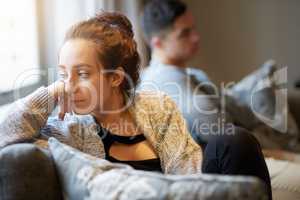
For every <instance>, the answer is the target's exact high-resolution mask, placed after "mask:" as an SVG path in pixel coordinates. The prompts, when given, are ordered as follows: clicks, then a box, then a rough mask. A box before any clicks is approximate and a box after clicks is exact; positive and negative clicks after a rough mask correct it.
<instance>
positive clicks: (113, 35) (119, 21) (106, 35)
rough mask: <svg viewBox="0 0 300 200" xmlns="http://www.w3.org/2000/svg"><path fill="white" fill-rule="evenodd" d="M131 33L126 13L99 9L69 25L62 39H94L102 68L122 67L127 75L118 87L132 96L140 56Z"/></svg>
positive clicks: (137, 76)
mask: <svg viewBox="0 0 300 200" xmlns="http://www.w3.org/2000/svg"><path fill="white" fill-rule="evenodd" d="M133 37H134V33H133V30H132V25H131V23H130V21H129V20H128V18H127V17H126V16H125V15H123V14H121V13H117V12H100V13H98V14H96V16H95V17H92V18H90V19H88V20H85V21H82V22H80V23H78V24H75V25H74V26H72V27H71V28H70V30H69V31H68V32H67V34H66V36H65V42H66V41H68V40H71V39H85V40H88V41H91V42H93V43H94V44H95V47H96V51H97V56H98V59H99V61H100V63H101V64H102V65H103V66H104V68H105V69H109V70H114V69H117V68H118V67H122V68H123V69H124V71H125V74H126V77H125V79H124V81H123V83H122V84H121V89H122V91H123V92H125V93H126V94H127V95H128V96H129V97H131V96H133V95H134V93H135V88H136V86H137V84H138V81H139V69H140V56H139V54H138V51H137V44H136V42H135V40H134V38H133Z"/></svg>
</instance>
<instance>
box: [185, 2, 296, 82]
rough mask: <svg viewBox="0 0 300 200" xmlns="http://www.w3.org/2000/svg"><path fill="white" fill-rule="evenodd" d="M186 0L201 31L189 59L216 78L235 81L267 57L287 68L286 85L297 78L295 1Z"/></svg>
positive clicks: (218, 80) (217, 79) (219, 80)
mask: <svg viewBox="0 0 300 200" xmlns="http://www.w3.org/2000/svg"><path fill="white" fill-rule="evenodd" d="M185 1H186V2H187V3H188V5H189V8H191V9H192V11H193V13H194V14H195V16H196V20H197V26H198V30H199V32H200V35H201V50H200V51H199V53H198V56H197V57H196V58H195V59H194V60H193V62H191V63H192V64H193V65H194V66H199V67H200V68H202V69H204V70H205V71H207V72H208V74H209V75H210V76H211V77H212V78H213V79H214V80H215V81H217V82H221V81H225V82H229V81H237V80H239V79H241V78H242V77H243V76H245V75H246V74H248V73H249V72H251V71H253V70H254V69H256V68H257V67H258V66H259V65H261V64H262V63H263V62H264V61H265V60H267V59H270V58H273V59H275V60H276V61H277V62H278V63H279V64H280V66H288V67H289V68H288V80H289V83H288V84H289V86H292V85H293V82H294V81H295V80H296V79H300V54H299V52H300V12H299V11H300V1H299V0H226V1H220V0H209V1H207V0H185ZM298 57H299V58H298Z"/></svg>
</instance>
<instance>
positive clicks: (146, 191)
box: [49, 138, 267, 200]
mask: <svg viewBox="0 0 300 200" xmlns="http://www.w3.org/2000/svg"><path fill="white" fill-rule="evenodd" d="M49 147H50V150H51V152H52V155H53V157H54V161H55V164H56V166H57V169H58V173H59V176H60V180H61V181H62V182H61V185H62V187H63V190H64V196H65V198H66V199H72V200H81V199H85V200H98V199H122V200H127V199H128V200H134V199H184V200H186V199H203V200H205V199H222V200H224V199H267V196H266V190H265V187H264V185H263V184H262V183H261V182H260V181H259V180H258V179H256V178H252V177H241V176H217V175H203V174H202V175H201V174H199V175H164V174H161V173H157V172H146V171H141V170H134V169H133V168H132V167H130V166H128V165H124V164H116V163H111V162H109V161H107V160H104V159H99V158H96V157H93V156H90V155H88V154H85V153H82V152H80V151H78V150H76V149H74V148H72V147H70V146H67V145H65V144H62V143H60V142H59V141H58V140H56V139H54V138H50V139H49Z"/></svg>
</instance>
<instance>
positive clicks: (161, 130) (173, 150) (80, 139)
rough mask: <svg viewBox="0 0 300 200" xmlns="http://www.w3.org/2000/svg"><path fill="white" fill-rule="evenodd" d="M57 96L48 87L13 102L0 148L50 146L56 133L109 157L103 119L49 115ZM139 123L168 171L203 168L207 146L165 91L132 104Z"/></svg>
mask: <svg viewBox="0 0 300 200" xmlns="http://www.w3.org/2000/svg"><path fill="white" fill-rule="evenodd" d="M54 108H55V102H54V98H53V97H52V96H51V95H50V94H49V93H48V89H47V88H46V87H41V88H39V89H37V90H36V91H35V92H33V93H32V94H30V95H28V96H27V97H25V98H23V99H20V100H18V101H16V102H14V104H13V106H12V109H11V111H10V113H9V114H8V115H7V117H6V118H5V119H4V121H2V122H1V124H0V148H2V147H4V146H6V145H9V144H12V143H16V142H24V141H34V142H35V143H36V144H37V145H40V146H45V147H47V139H48V138H49V137H55V138H57V139H58V140H59V141H61V142H63V143H65V144H68V145H70V146H72V147H74V148H76V149H79V150H80V151H83V152H85V153H88V154H90V155H93V156H96V157H98V158H105V151H104V146H103V143H102V139H101V137H100V136H99V135H98V131H97V130H98V128H99V126H98V124H97V123H96V122H95V120H94V118H93V117H92V116H91V115H76V114H67V115H66V116H65V118H64V120H59V119H58V117H49V116H50V114H51V113H52V111H53V110H54ZM130 111H131V113H132V114H133V117H134V119H135V121H136V124H137V126H138V127H139V128H140V129H141V130H142V131H143V133H144V135H145V137H146V139H147V141H148V142H149V143H150V145H152V147H153V149H154V151H155V152H156V153H157V155H158V157H159V159H160V161H161V167H162V170H163V172H164V173H166V174H195V173H201V162H202V150H201V148H200V146H199V145H198V144H196V142H195V141H194V140H193V139H192V137H191V136H190V134H189V132H188V130H187V127H186V123H185V121H184V119H183V117H182V116H181V114H180V112H179V111H178V109H177V107H176V105H175V103H174V102H173V101H172V100H171V99H170V98H169V97H168V96H167V95H165V94H163V93H158V92H149V91H143V92H138V93H137V94H136V96H135V98H134V101H133V103H132V104H131V106H130Z"/></svg>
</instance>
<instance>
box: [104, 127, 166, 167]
mask: <svg viewBox="0 0 300 200" xmlns="http://www.w3.org/2000/svg"><path fill="white" fill-rule="evenodd" d="M98 135H99V136H100V137H101V138H102V141H103V144H104V150H105V159H106V160H108V161H111V162H117V163H123V164H128V165H130V166H131V167H133V168H134V169H138V170H146V171H158V172H162V169H161V165H160V160H159V158H153V159H147V160H118V159H116V158H114V157H112V156H110V155H109V149H110V147H111V145H112V144H113V143H114V142H119V143H123V144H136V143H139V142H142V141H144V140H146V138H145V136H144V135H143V134H140V135H136V136H120V135H115V134H112V133H111V132H110V131H109V130H107V129H105V128H103V127H101V126H100V129H99V131H98Z"/></svg>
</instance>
